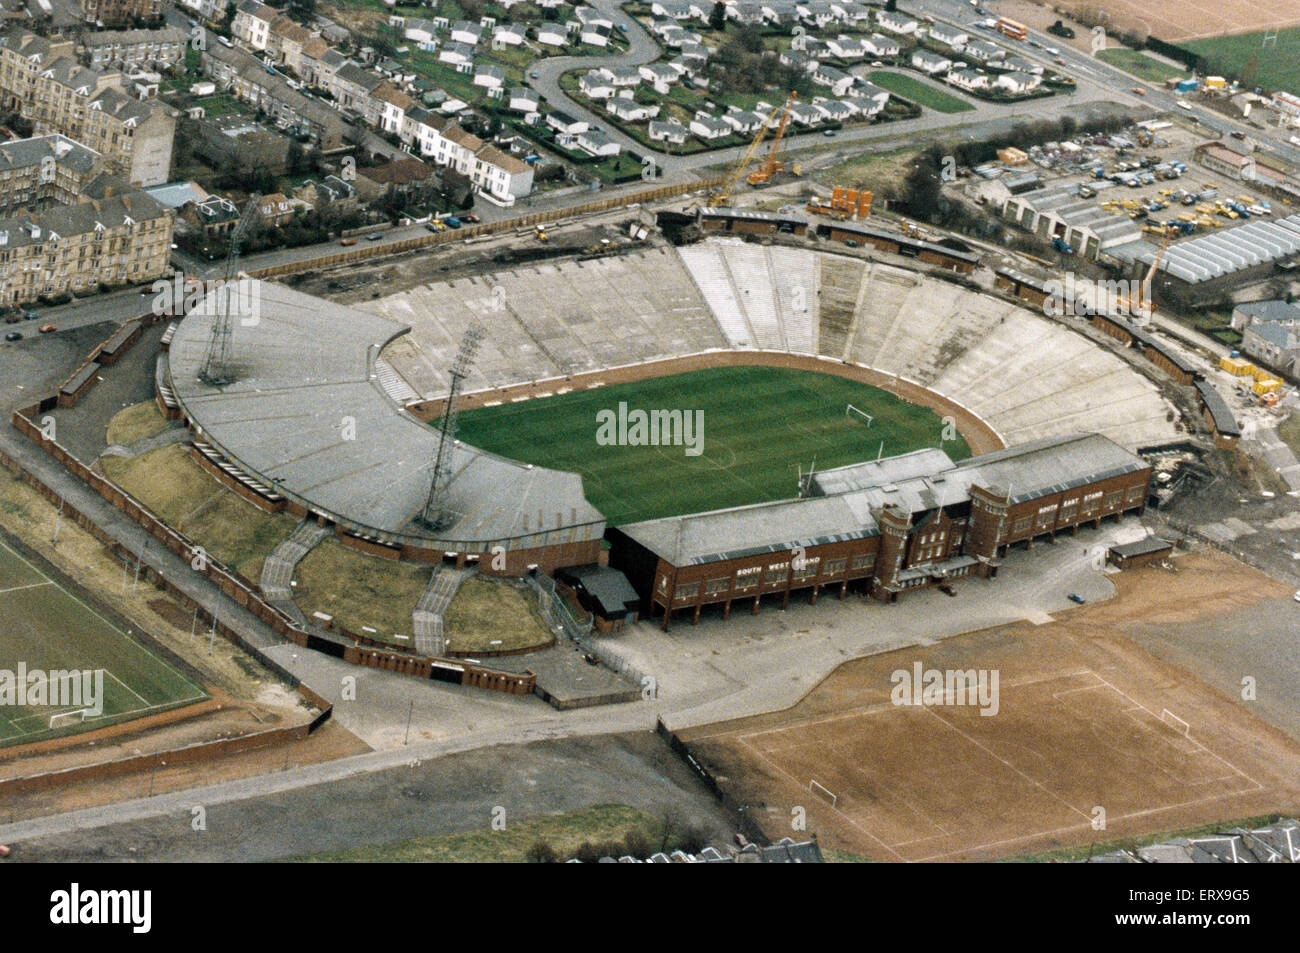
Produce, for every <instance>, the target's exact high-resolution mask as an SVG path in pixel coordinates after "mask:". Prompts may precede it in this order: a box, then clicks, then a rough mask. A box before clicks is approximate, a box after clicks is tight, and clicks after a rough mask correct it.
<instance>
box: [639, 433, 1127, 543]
mask: <svg viewBox="0 0 1300 953" xmlns="http://www.w3.org/2000/svg"><path fill="white" fill-rule="evenodd" d="M925 464H936V466H935V468H934V469H930V470H928V471H926V470H925V467H924V465H925ZM873 468H874V469H873ZM1146 468H1147V464H1146V463H1145V462H1144V461H1143V460H1142V459H1141V458H1140V457H1138V456H1135V455H1134V454H1132V453H1129V452H1128V451H1127V450H1125V449H1124V448H1123V447H1121V446H1119V445H1118V444H1116V443H1114V442H1112V441H1111V440H1109V439H1108V438H1106V437H1103V436H1102V435H1101V434H1086V433H1076V434H1069V435H1067V436H1063V437H1046V438H1044V439H1042V440H1035V441H1032V442H1030V443H1024V444H1020V445H1019V446H1015V447H1007V448H1005V449H1003V450H997V451H995V452H993V453H985V454H981V455H980V456H977V457H970V458H969V459H966V460H963V461H962V462H961V463H957V464H953V463H952V462H951V460H949V459H948V457H947V455H946V454H944V453H942V452H941V451H938V450H932V449H930V450H918V451H914V452H913V453H908V454H902V455H900V456H897V457H892V458H888V459H886V460H878V461H872V462H870V463H864V464H855V465H853V466H848V467H841V468H839V469H837V470H828V471H826V473H825V474H819V475H818V476H817V477H815V478H814V479H813V484H814V486H815V487H817V488H819V489H820V488H821V487H822V477H825V479H826V487H827V488H828V489H829V488H830V487H839V488H842V489H841V490H840V492H834V493H831V494H830V495H826V496H809V497H803V498H801V499H792V500H778V501H775V502H772V503H759V504H756V505H753V506H738V507H734V508H732V509H726V510H714V511H713V512H710V513H696V514H693V515H690V516H678V517H669V518H666V519H658V520H647V521H645V522H642V523H632V524H629V525H626V526H622V527H619V530H620V531H621V532H622V533H624V534H625V535H627V536H628V537H629V538H631V539H634V540H636V541H637V542H638V543H640V544H641V545H642V546H644V547H645V548H646V549H648V550H650V551H651V552H653V553H654V554H655V555H657V556H659V557H660V558H661V559H664V560H666V561H667V562H669V563H671V564H672V565H674V566H687V565H694V564H699V563H709V562H719V561H722V560H727V559H738V558H740V557H743V556H753V555H756V554H759V553H765V552H772V553H777V552H788V551H790V550H792V549H794V548H796V547H799V546H802V547H804V548H808V547H811V546H820V545H823V544H825V543H832V542H839V541H842V540H847V539H860V538H863V537H868V536H876V535H879V532H880V530H879V525H878V523H877V521H876V514H877V513H878V512H879V510H880V509H881V508H882V507H884V506H896V507H899V508H902V509H904V510H907V511H908V512H909V513H912V514H917V513H924V512H926V511H929V510H933V509H935V508H937V507H941V506H953V505H955V504H959V503H964V502H966V501H968V500H969V499H970V488H971V486H973V485H978V486H981V487H985V488H987V489H989V490H991V491H993V492H994V493H998V494H1009V495H1010V497H1011V502H1012V503H1013V504H1014V503H1022V502H1026V501H1029V500H1034V499H1039V498H1041V497H1043V496H1047V495H1049V494H1052V493H1060V492H1064V491H1065V490H1069V489H1073V488H1074V487H1077V486H1083V485H1085V484H1089V483H1095V482H1099V481H1101V480H1106V479H1109V478H1110V477H1114V476H1119V475H1122V474H1125V473H1135V472H1138V471H1140V470H1144V469H1146ZM907 474H911V476H906V475H907ZM873 475H878V476H880V477H882V478H885V480H886V482H883V483H879V484H876V485H871V486H867V485H865V483H866V482H867V481H868V480H870V479H871V477H872V476H873Z"/></svg>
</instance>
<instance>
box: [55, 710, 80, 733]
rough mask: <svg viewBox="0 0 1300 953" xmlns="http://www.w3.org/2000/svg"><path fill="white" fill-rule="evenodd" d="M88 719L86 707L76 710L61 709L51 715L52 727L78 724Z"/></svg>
mask: <svg viewBox="0 0 1300 953" xmlns="http://www.w3.org/2000/svg"><path fill="white" fill-rule="evenodd" d="M85 720H86V709H84V708H78V709H75V710H74V711H61V712H59V713H58V714H57V715H51V716H50V727H51V728H62V727H63V726H64V725H77V724H80V723H81V722H83V721H85Z"/></svg>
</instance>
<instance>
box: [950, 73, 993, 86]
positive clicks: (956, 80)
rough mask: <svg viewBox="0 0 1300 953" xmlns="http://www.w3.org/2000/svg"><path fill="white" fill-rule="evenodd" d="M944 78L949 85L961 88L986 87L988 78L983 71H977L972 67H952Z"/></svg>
mask: <svg viewBox="0 0 1300 953" xmlns="http://www.w3.org/2000/svg"><path fill="white" fill-rule="evenodd" d="M944 80H945V81H946V82H947V83H948V84H949V85H951V86H957V87H959V88H961V89H988V88H989V78H988V77H987V76H986V75H984V74H983V73H977V72H975V71H974V70H973V69H954V70H949V71H948V75H947V76H945V77H944Z"/></svg>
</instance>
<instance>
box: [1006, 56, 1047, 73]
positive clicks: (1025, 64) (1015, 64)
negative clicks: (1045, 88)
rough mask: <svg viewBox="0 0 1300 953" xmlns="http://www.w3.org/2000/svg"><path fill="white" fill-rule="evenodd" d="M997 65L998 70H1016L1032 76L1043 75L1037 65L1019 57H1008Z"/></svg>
mask: <svg viewBox="0 0 1300 953" xmlns="http://www.w3.org/2000/svg"><path fill="white" fill-rule="evenodd" d="M997 65H998V67H999V68H1000V69H1010V70H1016V71H1018V72H1021V73H1029V74H1031V75H1033V76H1042V75H1043V67H1042V66H1040V65H1039V64H1038V63H1031V62H1030V61H1029V60H1027V59H1025V58H1024V57H1020V56H1008V57H1007V58H1006V59H1004V60H1002V61H1001V62H999V63H998V64H997Z"/></svg>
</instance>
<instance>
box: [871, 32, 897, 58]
mask: <svg viewBox="0 0 1300 953" xmlns="http://www.w3.org/2000/svg"><path fill="white" fill-rule="evenodd" d="M862 48H863V49H864V50H866V51H867V52H868V53H870V54H871V55H872V56H897V55H898V51H899V50H900V49H901V47H900V46H899V45H898V41H897V40H891V39H890V38H889V37H887V36H885V35H884V34H883V33H873V34H871V38H870V39H868V40H863V42H862Z"/></svg>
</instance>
